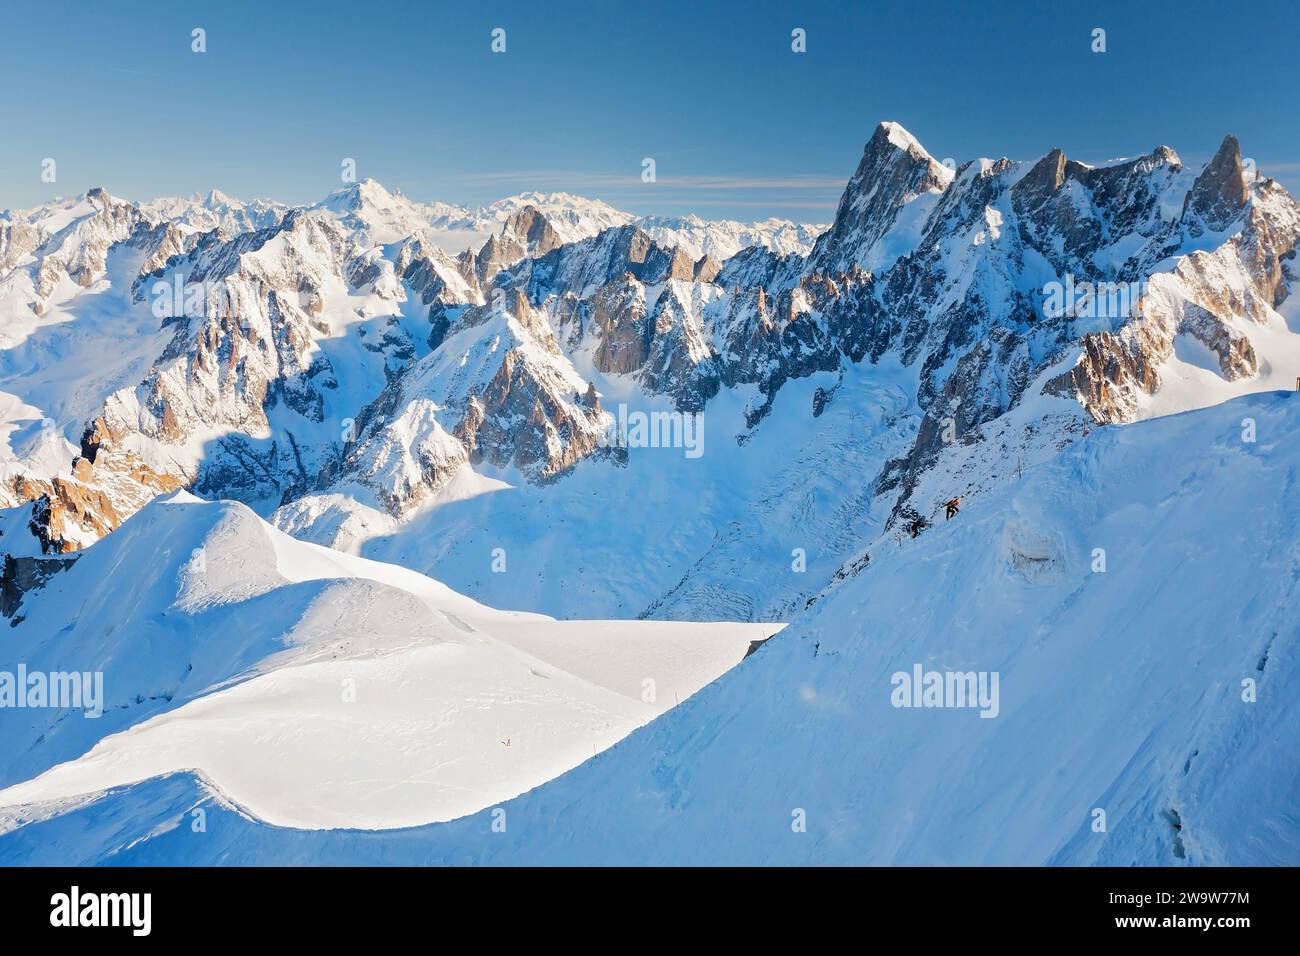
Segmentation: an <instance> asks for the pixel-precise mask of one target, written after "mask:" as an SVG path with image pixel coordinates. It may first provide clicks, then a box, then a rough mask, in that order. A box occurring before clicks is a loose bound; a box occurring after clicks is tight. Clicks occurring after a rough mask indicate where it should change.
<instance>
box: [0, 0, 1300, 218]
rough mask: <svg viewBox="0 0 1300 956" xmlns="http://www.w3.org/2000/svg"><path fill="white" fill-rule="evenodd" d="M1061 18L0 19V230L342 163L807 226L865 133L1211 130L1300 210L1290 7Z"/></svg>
mask: <svg viewBox="0 0 1300 956" xmlns="http://www.w3.org/2000/svg"><path fill="white" fill-rule="evenodd" d="M1086 6H1087V9H1084V5H1082V4H1063V3H1038V2H1036V3H1029V2H1019V0H1014V2H1013V0H1008V2H1001V3H996V4H976V3H973V2H968V3H950V2H937V3H924V2H919V0H918V2H913V3H903V2H899V3H895V2H888V3H864V2H853V3H849V2H802V3H794V2H768V0H750V2H745V3H740V2H730V0H726V2H724V0H712V2H710V0H691V2H679V0H658V2H653V3H633V2H623V0H604V2H591V3H585V4H578V3H569V2H564V0H555V2H551V0H548V2H545V3H541V2H531V3H490V2H483V3H469V2H464V0H462V2H458V3H444V2H436V0H426V2H414V3H407V2H385V3H377V4H367V3H362V2H357V0H349V2H346V3H334V2H324V0H322V2H316V3H289V2H283V3H276V4H255V3H244V2H227V3H220V4H216V3H212V4H206V3H185V4H179V3H174V2H170V3H165V4H164V3H145V2H130V0H127V2H123V3H120V4H106V3H102V2H100V3H93V4H92V3H63V2H31V0H0V7H3V10H0V24H3V35H2V36H0V84H2V86H0V88H3V89H4V90H5V93H4V95H3V99H2V100H0V131H3V132H0V208H14V207H24V206H29V205H33V204H36V203H38V202H42V201H44V200H46V199H49V198H50V197H52V196H54V195H68V194H73V193H80V192H83V191H84V190H85V189H87V188H88V187H90V186H93V185H104V186H106V187H107V188H108V189H109V190H110V191H111V192H113V193H115V194H117V195H121V196H125V197H127V198H131V199H143V198H148V197H151V196H157V195H167V194H177V193H190V192H194V191H206V190H207V189H209V188H211V187H213V186H216V187H218V188H220V189H222V190H224V191H225V192H227V193H230V194H232V195H236V196H241V197H245V198H249V197H252V196H267V197H274V198H278V199H283V200H286V201H290V202H307V201H312V200H315V199H318V198H320V197H322V196H324V195H325V194H327V193H328V192H330V191H331V190H333V189H337V188H339V186H340V185H341V183H340V178H339V173H340V162H341V161H342V159H343V158H344V157H351V158H355V159H356V161H357V167H358V175H360V176H371V177H374V178H375V179H378V180H379V181H381V182H382V183H384V184H385V185H387V186H389V187H390V188H393V187H398V188H401V189H402V190H403V191H404V192H406V193H407V194H408V195H411V196H413V197H416V198H419V199H443V200H447V201H453V202H461V203H467V204H478V203H483V202H488V201H491V200H492V199H496V198H499V197H501V196H504V195H509V194H512V193H515V192H520V191H522V190H526V189H540V190H545V191H552V190H567V191H570V192H576V193H580V194H583V195H589V196H596V197H599V198H603V199H606V200H608V201H609V202H611V203H613V204H615V205H617V206H619V207H621V208H624V209H627V210H629V211H631V212H635V213H663V214H674V215H675V214H682V213H686V212H696V213H698V214H700V215H702V216H706V217H710V218H718V217H724V216H725V217H733V218H741V219H757V218H764V217H766V216H769V215H777V216H782V217H786V218H796V219H803V220H815V221H823V222H824V221H828V220H829V219H830V218H831V216H832V213H833V210H834V205H835V202H836V199H837V198H838V195H839V192H840V189H841V187H842V185H843V182H844V181H845V180H846V179H847V178H848V176H849V175H850V174H851V173H852V171H853V168H854V166H855V165H856V163H857V160H858V158H859V156H860V154H861V150H862V145H863V143H864V142H865V141H866V139H867V138H868V137H869V136H870V134H871V131H872V129H873V128H874V127H875V125H876V123H877V122H878V121H880V120H882V119H892V120H896V121H898V122H900V123H902V124H903V125H904V126H906V127H907V128H908V129H909V130H911V131H912V133H913V134H915V135H916V136H917V138H918V139H920V140H921V142H922V143H923V144H925V146H926V148H927V149H929V150H930V152H931V153H933V154H934V155H935V156H936V157H939V158H943V157H952V158H954V159H956V160H957V161H958V162H959V163H960V162H962V161H964V160H966V159H970V158H973V157H977V156H995V157H996V156H1002V155H1006V156H1010V157H1012V158H1017V159H1026V158H1036V157H1038V156H1041V155H1042V154H1043V153H1045V152H1047V150H1048V149H1050V148H1051V147H1053V146H1060V147H1061V148H1063V149H1064V150H1065V151H1066V153H1067V154H1069V155H1070V156H1071V157H1073V158H1076V159H1080V160H1083V161H1085V162H1089V161H1091V162H1097V161H1101V160H1105V159H1109V158H1113V157H1117V156H1132V155H1136V154H1138V153H1142V152H1146V151H1148V150H1150V149H1151V148H1153V147H1154V146H1156V145H1159V144H1167V145H1170V146H1172V147H1174V148H1175V149H1176V150H1177V151H1178V152H1179V154H1180V155H1181V156H1182V157H1183V159H1184V161H1185V162H1187V163H1189V164H1196V165H1199V164H1201V163H1203V162H1204V161H1205V160H1206V159H1208V158H1209V156H1210V155H1212V153H1213V151H1214V150H1215V148H1216V147H1217V146H1218V143H1219V142H1220V140H1221V139H1222V137H1223V135H1224V134H1225V133H1228V132H1232V133H1235V134H1236V135H1237V136H1238V138H1239V139H1240V140H1241V142H1242V148H1243V152H1244V153H1245V154H1246V155H1247V156H1250V157H1252V158H1254V159H1255V160H1256V162H1257V164H1258V165H1259V168H1260V169H1261V170H1262V171H1263V172H1264V173H1265V174H1272V175H1275V176H1277V178H1279V179H1281V180H1282V181H1283V182H1284V183H1286V184H1287V185H1288V187H1290V188H1291V189H1292V190H1293V191H1295V192H1300V188H1298V187H1300V121H1298V120H1300V116H1298V115H1297V114H1298V113H1300V95H1297V92H1296V91H1297V89H1300V58H1298V57H1297V53H1298V52H1300V4H1295V3H1281V2H1278V3H1274V2H1252V3H1248V4H1244V5H1229V4H1215V3H1208V2H1200V0H1181V2H1177V3H1163V2H1143V3H1090V4H1087V5H1086ZM195 27H202V28H204V29H205V30H206V31H207V52H206V53H203V54H196V53H193V52H191V49H190V47H191V30H192V29H193V28H195ZM494 27H502V28H504V29H505V30H506V52H505V53H504V54H494V53H492V52H491V50H490V42H491V36H490V33H491V31H492V29H493V28H494ZM795 27H802V28H803V29H805V30H806V31H807V52H806V53H803V54H796V53H793V52H792V51H791V49H790V46H791V39H790V33H791V30H792V29H794V28H795ZM1094 27H1102V28H1104V29H1105V30H1106V41H1107V51H1106V52H1105V53H1101V54H1095V53H1093V52H1092V51H1091V49H1090V46H1091V42H1092V41H1091V31H1092V30H1093V28H1094ZM45 157H53V158H54V159H55V160H56V161H57V163H58V167H57V170H58V181H57V182H56V183H54V184H48V183H44V182H42V181H41V178H40V171H41V161H42V159H44V158H45ZM645 157H653V158H654V159H655V162H656V168H657V182H655V183H653V184H645V183H642V182H641V178H640V173H641V162H642V159H643V158H645Z"/></svg>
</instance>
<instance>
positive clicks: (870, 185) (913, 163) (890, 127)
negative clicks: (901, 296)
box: [808, 122, 952, 273]
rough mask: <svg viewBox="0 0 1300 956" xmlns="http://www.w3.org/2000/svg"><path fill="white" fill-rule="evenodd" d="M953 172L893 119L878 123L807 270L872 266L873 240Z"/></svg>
mask: <svg viewBox="0 0 1300 956" xmlns="http://www.w3.org/2000/svg"><path fill="white" fill-rule="evenodd" d="M951 181H952V172H951V171H950V170H948V169H947V168H945V167H944V166H942V165H940V164H939V163H937V162H935V160H934V159H933V157H931V156H930V154H929V153H927V152H926V151H925V149H924V148H922V146H921V144H920V143H918V142H917V141H916V139H915V138H914V137H913V136H912V135H911V134H910V133H908V132H907V130H905V129H903V127H902V126H900V125H898V124H897V123H888V122H886V123H881V124H880V125H879V126H878V127H876V131H875V133H874V134H873V135H872V137H871V139H870V140H868V142H867V145H866V147H865V149H864V150H863V152H862V161H861V162H859V163H858V168H857V171H856V172H855V173H854V174H853V178H852V179H850V180H849V183H848V186H847V187H846V188H845V190H844V195H843V196H842V197H841V199H840V204H839V208H838V209H837V210H836V213H835V222H834V224H833V225H832V226H831V228H830V229H829V230H828V231H827V232H825V233H823V234H822V236H821V237H820V238H819V239H818V240H817V244H816V246H815V247H814V248H813V251H812V254H811V255H810V256H809V259H808V271H809V272H829V273H837V272H845V271H847V270H848V269H849V268H850V267H851V266H853V265H862V266H865V267H867V268H871V267H872V266H871V256H872V252H873V250H874V249H875V247H876V245H877V243H879V242H880V240H881V239H883V238H884V236H885V235H886V234H887V233H888V232H889V230H890V229H891V228H892V227H893V225H894V223H895V221H896V220H897V218H898V214H899V211H900V210H901V209H902V208H903V207H904V206H905V205H907V204H908V203H910V202H911V201H913V200H914V199H916V198H917V197H919V196H921V195H923V194H925V193H927V192H940V191H942V190H944V189H946V188H947V186H948V184H949V183H950V182H951Z"/></svg>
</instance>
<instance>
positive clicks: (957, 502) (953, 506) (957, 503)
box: [943, 498, 961, 521]
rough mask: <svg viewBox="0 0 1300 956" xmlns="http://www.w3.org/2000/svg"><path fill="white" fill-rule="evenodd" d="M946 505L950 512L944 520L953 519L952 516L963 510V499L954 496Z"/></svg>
mask: <svg viewBox="0 0 1300 956" xmlns="http://www.w3.org/2000/svg"><path fill="white" fill-rule="evenodd" d="M944 507H945V508H947V509H948V513H947V517H945V518H944V519H943V520H944V521H951V520H952V516H953V515H955V514H956V513H957V512H958V511H960V510H961V499H960V498H953V499H952V500H951V501H949V502H948V503H947V504H945V505H944Z"/></svg>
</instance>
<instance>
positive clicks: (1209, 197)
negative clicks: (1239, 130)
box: [1183, 134, 1248, 236]
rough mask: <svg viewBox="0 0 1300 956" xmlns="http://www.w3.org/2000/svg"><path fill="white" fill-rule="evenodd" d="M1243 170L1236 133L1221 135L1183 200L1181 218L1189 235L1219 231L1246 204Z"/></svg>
mask: <svg viewBox="0 0 1300 956" xmlns="http://www.w3.org/2000/svg"><path fill="white" fill-rule="evenodd" d="M1247 195H1248V190H1247V188H1246V174H1245V170H1244V169H1243V168H1242V165H1241V146H1240V145H1239V144H1238V143H1237V137H1235V136H1233V135H1232V134H1229V135H1227V136H1225V137H1224V138H1223V143H1222V145H1221V146H1219V151H1218V152H1217V153H1215V154H1214V158H1213V159H1212V160H1210V162H1209V163H1208V164H1207V165H1206V167H1205V169H1204V170H1202V171H1201V174H1200V175H1199V176H1197V177H1196V182H1194V183H1192V188H1191V191H1190V192H1188V194H1187V199H1186V200H1185V201H1184V203H1183V222H1184V223H1185V224H1186V225H1187V228H1188V231H1189V232H1190V233H1191V235H1193V236H1199V235H1201V234H1202V233H1204V232H1220V231H1222V230H1223V229H1226V228H1227V226H1228V225H1229V223H1231V222H1232V221H1233V220H1234V219H1236V218H1237V214H1238V213H1239V212H1241V210H1242V207H1244V206H1245V205H1246V197H1247Z"/></svg>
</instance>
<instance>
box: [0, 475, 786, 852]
mask: <svg viewBox="0 0 1300 956" xmlns="http://www.w3.org/2000/svg"><path fill="white" fill-rule="evenodd" d="M490 557H491V556H490V555H485V556H484V560H485V562H486V561H489V560H490ZM33 605H34V606H33V609H32V613H31V617H30V618H28V619H26V620H23V621H22V623H21V625H20V626H19V627H17V628H16V629H15V630H14V631H12V632H11V635H6V638H7V640H6V644H5V654H4V659H5V660H7V661H10V662H11V663H10V664H9V665H6V666H4V667H3V668H0V669H4V670H10V671H12V670H13V669H14V667H15V666H16V664H17V662H19V661H21V662H23V663H24V664H25V665H26V667H27V670H28V671H29V672H34V671H54V670H67V669H69V668H73V667H75V668H76V669H77V670H80V671H88V672H94V671H103V673H104V688H105V697H106V701H105V702H104V709H105V714H104V716H102V717H100V718H98V719H92V718H83V717H82V716H81V715H79V714H78V715H72V716H69V715H68V713H67V712H66V711H55V710H45V711H42V710H30V709H28V710H14V709H0V725H3V728H4V731H5V733H4V736H5V739H6V741H7V742H9V743H12V744H14V745H16V746H12V747H8V746H7V747H6V751H7V753H6V754H5V755H2V756H0V782H3V783H5V784H14V785H13V786H9V787H8V789H5V790H3V791H0V807H7V808H10V809H12V808H16V807H21V806H23V805H25V804H32V803H45V802H49V801H66V800H68V799H72V798H78V797H82V796H84V795H88V794H96V793H99V792H102V791H104V790H107V789H110V788H114V787H120V786H123V785H127V784H132V783H136V782H139V781H142V780H146V779H149V778H151V777H156V776H159V775H164V774H169V773H172V772H175V771H181V770H192V771H195V772H197V773H198V774H200V775H201V776H202V777H203V778H204V779H206V780H207V781H208V782H209V784H210V785H211V786H212V787H214V788H215V789H216V790H217V791H219V792H220V793H221V794H222V795H223V796H224V797H225V798H226V799H228V800H229V801H230V802H232V803H234V804H236V805H238V806H239V807H241V808H242V809H243V810H244V811H245V812H247V813H248V814H250V815H252V816H254V817H256V818H257V819H260V820H264V821H267V822H269V823H274V824H278V825H281V826H288V827H301V828H330V827H352V828H361V829H378V828H386V827H406V826H413V825H416V824H421V823H429V822H433V821H441V820H450V819H453V818H455V817H459V816H464V815H465V814H469V813H473V812H474V811H477V810H481V809H483V808H484V807H488V806H492V805H493V804H496V803H499V802H501V801H503V800H505V799H508V798H510V797H512V796H515V795H516V794H519V793H522V792H523V791H526V790H528V789H530V788H532V787H534V786H536V785H538V784H540V783H542V782H544V781H546V780H549V779H551V778H553V777H556V776H558V775H560V774H562V773H563V772H565V771H566V770H569V769H570V768H572V767H574V766H576V765H577V764H578V763H580V762H582V761H583V760H585V759H587V758H590V757H591V756H593V755H594V754H596V753H597V752H599V751H602V750H605V749H606V748H608V747H609V746H611V745H612V744H614V743H615V742H616V741H618V740H619V739H621V738H623V737H625V736H626V735H627V734H628V733H630V732H631V731H633V730H634V729H635V728H637V727H639V726H640V725H642V724H644V723H646V722H647V721H649V720H650V719H652V718H653V717H655V716H657V715H658V714H660V713H662V712H663V711H664V710H666V709H668V708H670V707H672V706H673V705H674V704H675V703H676V702H677V701H679V700H682V699H685V698H687V697H689V696H690V695H691V694H693V693H695V692H696V691H698V690H699V689H700V688H701V687H702V686H704V685H705V684H707V683H708V682H709V681H711V680H713V679H714V678H716V677H718V676H719V675H720V674H722V673H723V672H724V671H726V670H727V669H728V668H730V667H732V666H734V665H735V664H736V663H738V662H739V661H740V660H741V659H742V658H743V657H744V655H745V653H746V651H747V650H748V649H749V646H750V642H751V641H754V640H759V639H762V638H766V637H767V636H769V635H770V634H771V633H773V632H774V631H775V630H777V629H778V628H779V625H758V624H706V625H689V624H674V623H668V622H657V621H645V622H640V621H572V622H560V621H554V620H552V619H550V618H546V617H543V616H541V615H535V614H523V613H511V612H505V611H496V610H493V609H491V608H488V607H485V606H483V605H481V604H478V603H477V602H475V601H472V600H470V599H468V598H465V597H463V596H462V595H459V594H457V593H455V592H453V591H451V590H450V589H448V588H446V587H444V586H442V585H440V584H438V583H437V582H435V581H433V580H431V579H429V578H427V577H425V576H423V575H421V574H417V573H415V572H413V571H408V570H405V569H402V568H398V567H393V566H390V565H384V564H380V563H377V562H373V561H367V560H364V559H361V558H353V557H348V556H346V555H342V554H339V553H337V552H332V551H329V550H328V549H325V548H321V547H318V546H316V545H310V544H304V543H302V542H299V541H296V540H294V539H293V538H290V537H289V536H287V535H285V534H283V533H282V532H280V531H277V530H276V529H274V528H272V527H271V526H269V525H268V524H266V523H265V522H263V521H262V520H261V519H259V518H258V517H257V516H256V515H254V514H253V513H252V512H251V511H250V510H248V509H247V508H246V507H244V506H243V505H239V504H236V503H231V502H220V503H206V502H202V501H200V500H199V499H197V498H194V497H192V496H190V495H188V494H186V493H184V492H178V493H176V494H174V495H171V496H169V497H167V498H162V499H159V500H157V501H155V502H154V503H153V504H152V505H150V506H149V507H147V508H146V509H145V510H144V511H142V512H141V513H140V514H138V515H137V516H135V517H134V518H132V519H130V520H129V521H128V522H127V523H126V524H125V525H124V526H123V527H122V528H121V529H120V530H119V531H118V532H117V533H115V534H113V535H111V536H109V537H108V538H106V539H105V540H104V541H103V542H101V543H99V544H97V545H95V546H93V547H92V548H90V549H89V550H87V551H86V552H85V554H84V555H83V556H82V557H81V558H80V559H78V561H77V563H76V564H75V565H74V566H73V567H72V568H71V569H69V570H68V571H66V572H63V573H61V574H59V575H57V576H55V577H54V578H53V579H52V580H51V582H50V584H49V585H48V586H47V589H46V590H45V591H44V592H41V598H40V600H39V602H33ZM83 609H86V613H85V614H84V615H83V614H82V610H83ZM91 609H94V610H93V611H92V610H91ZM42 737H43V738H44V740H43V741H41V743H40V744H39V746H35V745H36V744H37V741H38V739H39V738H42ZM80 751H88V752H85V753H84V756H82V755H81V753H80ZM45 755H49V756H45ZM70 757H72V758H75V759H68V758H70ZM57 760H64V761H65V762H61V763H58V764H57V765H56V766H53V767H49V769H46V768H45V767H42V766H40V762H41V761H44V762H45V763H46V764H47V765H48V764H49V763H50V762H54V761H57ZM38 770H44V772H43V773H40V775H39V776H35V779H30V780H26V782H22V783H19V782H18V781H19V780H23V779H25V778H26V777H28V776H32V775H33V771H38ZM10 816H11V817H12V814H10ZM0 818H3V814H0ZM11 825H12V820H11ZM0 828H4V827H3V824H0Z"/></svg>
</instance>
